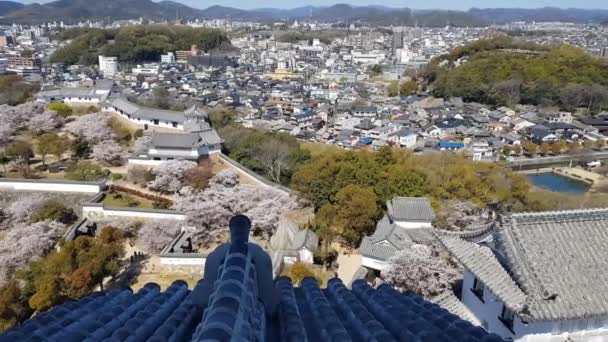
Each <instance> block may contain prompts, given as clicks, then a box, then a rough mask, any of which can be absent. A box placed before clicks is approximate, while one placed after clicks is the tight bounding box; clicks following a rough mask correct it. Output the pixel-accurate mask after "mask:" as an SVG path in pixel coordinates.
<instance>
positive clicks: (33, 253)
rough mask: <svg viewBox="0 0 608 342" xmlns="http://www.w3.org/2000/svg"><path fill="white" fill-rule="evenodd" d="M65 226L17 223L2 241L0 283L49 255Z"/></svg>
mask: <svg viewBox="0 0 608 342" xmlns="http://www.w3.org/2000/svg"><path fill="white" fill-rule="evenodd" d="M64 230H65V225H63V224H60V223H57V222H36V223H31V224H30V223H25V222H21V223H16V224H14V225H12V226H11V228H10V229H9V230H8V231H7V232H6V234H5V235H4V237H3V239H1V240H0V282H3V281H5V280H7V279H8V278H9V277H10V276H11V275H12V274H14V272H15V270H16V269H18V268H20V267H23V266H24V265H25V264H27V263H28V262H29V261H31V260H33V259H35V258H39V257H42V256H44V255H45V254H46V253H48V252H49V251H50V250H51V249H52V248H53V246H54V245H55V243H57V241H58V240H59V238H60V237H61V234H62V232H63V231H64Z"/></svg>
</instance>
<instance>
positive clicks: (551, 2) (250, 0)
mask: <svg viewBox="0 0 608 342" xmlns="http://www.w3.org/2000/svg"><path fill="white" fill-rule="evenodd" d="M101 1H103V0H101ZM176 1H178V2H181V3H184V4H187V5H189V6H192V7H197V8H206V7H209V6H211V5H222V6H229V7H237V8H261V7H276V8H293V7H301V6H306V5H313V6H327V5H328V4H334V3H348V4H351V5H356V6H363V5H369V4H373V5H383V6H391V7H410V8H419V9H421V8H424V9H456V10H466V9H469V8H471V7H481V8H493V7H521V8H536V7H545V6H553V7H563V8H568V7H575V8H588V9H596V8H597V9H608V0H578V1H577V0H409V1H403V0H401V1H399V0H384V1H382V2H374V1H369V0H350V1H346V0H343V1H335V2H328V1H323V0H308V1H289V0H223V1H217V0H212V1H201V0H176ZM21 2H24V3H32V2H49V1H44V0H38V1H36V0H22V1H21Z"/></svg>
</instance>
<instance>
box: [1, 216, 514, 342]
mask: <svg viewBox="0 0 608 342" xmlns="http://www.w3.org/2000/svg"><path fill="white" fill-rule="evenodd" d="M250 228H251V221H250V220H249V219H248V218H247V217H245V216H236V217H234V218H232V220H231V221H230V232H231V233H230V234H231V238H230V242H227V243H224V244H221V245H220V246H218V247H217V248H216V249H215V250H214V251H213V252H212V253H211V254H209V256H208V257H207V259H206V261H205V266H204V267H205V272H204V279H203V280H201V281H199V282H198V284H197V285H196V286H195V287H194V288H193V289H191V290H190V289H188V285H187V284H186V282H184V281H181V280H179V281H175V282H173V284H172V285H170V286H169V287H168V288H167V289H166V290H165V291H164V292H161V289H160V286H159V285H157V284H154V283H150V284H147V285H145V286H144V287H143V288H142V289H140V290H139V291H137V293H136V294H134V293H133V291H132V290H131V289H113V290H110V291H107V292H100V293H95V294H93V295H90V296H87V297H85V298H83V299H81V300H78V301H70V302H67V303H65V304H62V305H59V306H56V307H54V308H52V309H51V310H49V311H46V312H41V313H39V314H37V315H35V316H34V317H33V318H31V319H29V320H27V321H26V322H24V323H23V324H20V325H18V326H16V327H14V328H12V329H9V330H8V331H7V332H5V334H4V335H3V336H2V337H3V339H4V340H7V341H34V340H53V341H74V340H83V339H88V340H90V341H102V340H106V339H111V340H117V341H128V340H142V341H178V342H181V341H258V342H279V341H280V342H287V341H294V342H295V341H345V342H346V341H366V340H374V341H375V340H377V341H409V340H412V341H423V340H426V341H438V342H444V341H445V342H448V341H449V342H460V341H462V342H465V341H466V342H500V341H502V339H501V338H500V337H498V336H497V335H494V334H488V333H487V332H486V331H485V330H483V328H481V327H476V326H473V325H472V324H471V323H469V322H468V321H465V320H462V319H460V318H459V317H458V316H456V315H454V314H452V313H450V312H448V311H446V310H445V309H442V308H441V307H440V306H439V305H437V304H434V303H431V302H429V301H427V300H425V299H424V298H422V297H420V296H417V295H412V294H404V293H400V292H398V291H397V290H395V289H393V288H392V287H390V286H389V285H381V286H379V287H378V288H377V289H375V288H373V287H371V286H370V285H368V284H367V282H366V281H365V280H361V279H360V280H357V281H355V282H354V283H353V284H352V287H351V289H349V288H347V287H346V286H345V285H344V283H343V282H342V280H340V279H337V278H334V279H331V280H329V282H328V284H327V288H326V289H321V288H320V287H319V283H318V282H317V280H316V279H313V278H305V279H304V280H302V282H301V283H300V284H299V286H298V287H295V286H294V285H292V282H291V281H290V280H289V279H288V278H285V277H281V278H279V279H278V280H276V281H274V280H273V276H272V260H271V257H270V255H268V254H267V253H266V252H265V251H264V249H263V248H262V247H260V246H258V245H256V244H255V243H252V242H249V230H250Z"/></svg>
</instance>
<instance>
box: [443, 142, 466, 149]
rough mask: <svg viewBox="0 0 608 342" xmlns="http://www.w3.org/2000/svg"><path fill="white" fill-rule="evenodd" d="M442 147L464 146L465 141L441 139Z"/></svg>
mask: <svg viewBox="0 0 608 342" xmlns="http://www.w3.org/2000/svg"><path fill="white" fill-rule="evenodd" d="M439 147H441V148H464V143H462V142H458V141H440V142H439Z"/></svg>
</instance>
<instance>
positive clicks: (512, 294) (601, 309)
mask: <svg viewBox="0 0 608 342" xmlns="http://www.w3.org/2000/svg"><path fill="white" fill-rule="evenodd" d="M440 239H441V241H442V243H443V244H444V245H445V246H446V247H447V248H448V250H450V252H452V254H454V256H455V257H456V258H457V259H458V260H459V261H460V262H461V263H462V264H463V265H464V266H465V267H466V268H467V269H469V270H470V271H471V272H472V273H473V274H475V276H476V277H478V278H479V279H480V280H481V282H482V283H483V284H484V285H485V286H487V287H488V288H489V289H490V290H491V291H492V292H493V293H494V294H495V295H496V296H497V297H498V298H500V299H501V301H503V302H504V303H505V304H506V305H507V306H508V307H510V308H511V309H513V310H515V311H516V312H519V314H520V315H522V316H523V317H524V318H525V319H526V320H528V321H549V320H551V321H555V320H576V319H589V318H594V317H605V316H607V315H608V274H606V272H605V270H606V268H607V267H608V250H607V249H606V248H605V241H606V240H607V239H608V209H585V210H569V211H558V212H539V213H524V214H513V215H511V216H509V217H508V218H506V219H504V220H503V222H502V225H501V226H500V227H499V228H498V229H497V232H496V236H495V240H496V248H495V250H494V253H492V251H491V250H490V249H489V248H486V247H481V246H479V245H476V244H474V243H470V242H467V241H464V240H461V239H460V238H457V237H447V236H443V237H440Z"/></svg>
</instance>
